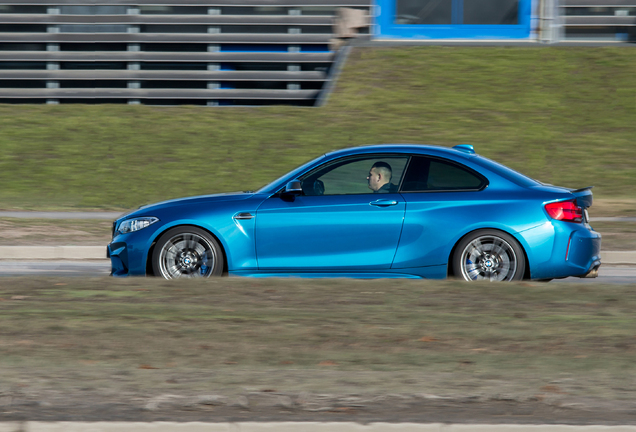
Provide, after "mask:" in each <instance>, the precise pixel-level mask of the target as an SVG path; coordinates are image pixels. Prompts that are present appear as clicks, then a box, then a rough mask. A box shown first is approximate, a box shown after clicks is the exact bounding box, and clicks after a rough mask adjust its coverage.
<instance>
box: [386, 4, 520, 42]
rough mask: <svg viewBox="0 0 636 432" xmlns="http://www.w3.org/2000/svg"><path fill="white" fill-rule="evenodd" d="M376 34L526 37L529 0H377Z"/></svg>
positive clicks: (492, 37)
mask: <svg viewBox="0 0 636 432" xmlns="http://www.w3.org/2000/svg"><path fill="white" fill-rule="evenodd" d="M376 5H377V6H378V7H379V15H378V16H377V17H376V21H375V24H376V29H375V36H376V37H382V38H395V39H527V38H529V37H530V30H531V28H530V27H531V26H530V22H531V15H532V0H376Z"/></svg>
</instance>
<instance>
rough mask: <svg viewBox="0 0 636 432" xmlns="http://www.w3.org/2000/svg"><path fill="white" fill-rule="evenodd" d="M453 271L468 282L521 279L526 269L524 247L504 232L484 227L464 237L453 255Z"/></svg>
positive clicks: (456, 275) (457, 276)
mask: <svg viewBox="0 0 636 432" xmlns="http://www.w3.org/2000/svg"><path fill="white" fill-rule="evenodd" d="M452 264H453V273H454V275H455V277H456V278H459V279H463V280H466V281H471V282H472V281H475V280H489V281H518V280H522V279H523V275H524V273H525V271H526V257H525V253H524V252H523V248H522V247H521V245H520V244H519V242H517V240H515V238H514V237H512V236H511V235H509V234H506V233H505V232H503V231H498V230H492V229H482V230H477V231H474V232H472V233H470V234H468V235H466V236H465V237H464V238H462V239H461V240H460V241H459V243H457V246H456V247H455V252H454V254H453V261H452Z"/></svg>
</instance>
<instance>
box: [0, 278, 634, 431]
mask: <svg viewBox="0 0 636 432" xmlns="http://www.w3.org/2000/svg"><path fill="white" fill-rule="evenodd" d="M634 306H636V287H635V286H634V285H627V286H620V285H618V286H593V285H576V284H559V285H556V284H547V285H546V284H540V283H518V284H508V285H505V286H504V285H493V284H471V285H467V284H465V283H460V282H456V281H443V282H432V281H429V282H422V281H408V280H396V281H393V280H391V281H387V280H375V281H351V280H308V281H304V280H293V279H290V280H288V279H285V280H280V279H267V280H245V279H216V280H209V281H172V282H168V281H161V280H154V279H150V280H148V279H138V280H117V279H112V278H94V279H88V280H80V279H79V278H37V279H27V278H3V279H0V421H11V420H50V421H53V420H65V421H72V420H76V421H97V420H110V421H114V420H128V421H160V420H166V421H167V420H170V421H206V422H214V421H246V420H263V421H265V420H269V421H273V420H278V421H282V420H289V421H358V422H373V421H389V422H407V421H409V422H455V423H461V422H478V423H480V422H481V423H562V424H599V423H600V424H636V397H634V396H635V392H636V372H635V369H636V364H635V363H634V361H633V359H634V353H636V320H634V319H633V310H634Z"/></svg>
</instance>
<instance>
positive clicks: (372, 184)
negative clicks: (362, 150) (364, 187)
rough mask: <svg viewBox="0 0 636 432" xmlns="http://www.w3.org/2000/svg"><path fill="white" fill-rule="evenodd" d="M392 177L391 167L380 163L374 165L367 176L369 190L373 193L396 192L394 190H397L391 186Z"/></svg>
mask: <svg viewBox="0 0 636 432" xmlns="http://www.w3.org/2000/svg"><path fill="white" fill-rule="evenodd" d="M392 176H393V170H392V169H391V165H389V164H388V163H386V162H382V161H380V162H376V163H374V164H373V166H372V167H371V169H370V170H369V175H368V176H367V182H368V183H369V189H371V190H372V191H373V193H393V192H396V190H395V189H397V188H396V187H395V185H393V184H391V177H392Z"/></svg>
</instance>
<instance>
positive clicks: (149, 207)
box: [118, 192, 254, 220]
mask: <svg viewBox="0 0 636 432" xmlns="http://www.w3.org/2000/svg"><path fill="white" fill-rule="evenodd" d="M253 195H254V192H227V193H219V194H213V195H199V196H193V197H186V198H176V199H172V200H167V201H161V202H158V203H154V204H146V205H142V206H141V207H139V208H138V209H137V210H133V211H131V212H128V213H125V214H123V215H121V216H120V217H119V218H118V220H119V219H129V218H131V217H136V216H152V215H151V214H150V213H152V212H153V211H157V210H163V209H166V208H170V207H179V206H186V205H196V204H203V203H205V204H209V203H215V202H227V201H240V200H244V199H248V198H250V197H251V196H253Z"/></svg>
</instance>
